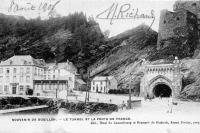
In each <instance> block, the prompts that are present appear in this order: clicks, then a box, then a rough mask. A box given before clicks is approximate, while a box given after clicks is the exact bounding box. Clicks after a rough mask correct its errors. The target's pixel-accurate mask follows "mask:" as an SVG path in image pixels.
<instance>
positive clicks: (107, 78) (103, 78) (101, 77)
mask: <svg viewBox="0 0 200 133" xmlns="http://www.w3.org/2000/svg"><path fill="white" fill-rule="evenodd" d="M112 78H114V76H96V77H95V78H93V80H102V81H103V80H111V79H112Z"/></svg>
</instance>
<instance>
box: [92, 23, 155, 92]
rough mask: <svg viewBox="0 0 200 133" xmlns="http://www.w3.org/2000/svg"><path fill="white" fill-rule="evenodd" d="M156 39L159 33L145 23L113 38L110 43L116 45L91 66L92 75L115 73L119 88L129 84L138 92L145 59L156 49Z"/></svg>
mask: <svg viewBox="0 0 200 133" xmlns="http://www.w3.org/2000/svg"><path fill="white" fill-rule="evenodd" d="M156 41H157V33H156V32H155V31H153V30H151V29H149V27H148V26H145V25H141V26H139V27H137V28H135V29H132V30H129V32H128V33H127V32H125V35H124V34H121V35H118V36H117V37H113V38H111V40H110V42H109V43H112V44H113V45H115V46H116V47H115V48H113V49H112V50H111V51H110V52H109V53H107V54H106V55H105V57H104V58H102V59H100V60H99V61H97V62H96V63H95V64H94V65H92V66H90V68H89V71H90V76H91V77H94V76H95V75H113V76H115V77H116V79H117V80H118V83H119V85H118V88H122V89H123V88H127V86H129V87H131V88H133V89H135V92H136V93H138V90H139V84H140V79H141V77H142V76H143V72H142V71H143V67H142V62H143V59H145V58H147V57H148V56H149V55H150V54H151V53H152V52H153V51H155V49H156Z"/></svg>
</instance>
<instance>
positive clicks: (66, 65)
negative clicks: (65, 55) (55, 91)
mask: <svg viewBox="0 0 200 133" xmlns="http://www.w3.org/2000/svg"><path fill="white" fill-rule="evenodd" d="M46 65H47V67H48V68H49V69H65V70H67V71H69V72H72V73H75V72H76V70H77V69H76V67H75V66H74V64H73V63H72V62H69V61H67V62H63V63H48V64H46Z"/></svg>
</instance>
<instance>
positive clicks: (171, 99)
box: [167, 96, 173, 113]
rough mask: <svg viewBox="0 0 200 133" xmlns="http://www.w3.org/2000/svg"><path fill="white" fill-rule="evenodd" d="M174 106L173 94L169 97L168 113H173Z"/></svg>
mask: <svg viewBox="0 0 200 133" xmlns="http://www.w3.org/2000/svg"><path fill="white" fill-rule="evenodd" d="M172 108H173V98H172V96H170V98H169V99H168V111H167V113H172Z"/></svg>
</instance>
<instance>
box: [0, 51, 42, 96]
mask: <svg viewBox="0 0 200 133" xmlns="http://www.w3.org/2000/svg"><path fill="white" fill-rule="evenodd" d="M44 68H45V62H44V60H42V59H34V58H33V57H31V56H30V55H15V56H13V57H11V58H9V59H7V60H5V61H2V62H1V63H0V94H25V92H26V90H27V89H33V80H41V79H43V78H44Z"/></svg>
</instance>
